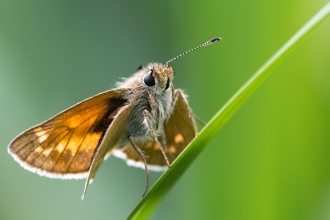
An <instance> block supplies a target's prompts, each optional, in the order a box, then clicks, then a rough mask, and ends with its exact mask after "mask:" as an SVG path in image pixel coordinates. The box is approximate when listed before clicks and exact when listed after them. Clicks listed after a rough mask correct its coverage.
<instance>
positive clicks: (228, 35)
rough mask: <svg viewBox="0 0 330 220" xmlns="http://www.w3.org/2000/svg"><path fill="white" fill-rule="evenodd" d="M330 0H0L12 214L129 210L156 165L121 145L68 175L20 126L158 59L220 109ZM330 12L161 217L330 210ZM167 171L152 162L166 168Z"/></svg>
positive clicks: (0, 157)
mask: <svg viewBox="0 0 330 220" xmlns="http://www.w3.org/2000/svg"><path fill="white" fill-rule="evenodd" d="M326 2H327V1H325V0H304V1H302V0H292V1H286V0H270V1H261V0H250V1H223V0H221V1H175V0H170V1H162V2H160V1H158V2H156V1H64V0H56V1H55V0H52V1H24V0H20V1H19V0H17V1H16V0H1V1H0V99H1V108H0V124H1V127H0V131H1V132H0V135H1V138H0V146H1V151H0V174H1V177H0V178H1V181H0V219H48V220H52V219H81V220H82V219H124V218H126V217H127V216H128V215H129V213H130V212H131V210H133V208H134V207H135V206H136V204H137V203H138V201H139V200H140V198H141V195H142V193H143V191H144V188H145V173H144V171H143V170H141V169H136V168H132V167H128V166H126V164H125V163H124V162H123V161H122V160H120V159H117V158H113V157H111V158H110V159H108V160H107V161H106V162H105V163H103V165H102V166H101V168H100V169H99V171H98V173H97V176H96V178H95V180H94V182H93V184H92V185H91V186H90V188H89V190H88V192H87V195H86V197H85V200H84V201H81V200H80V196H81V194H82V190H83V186H84V180H79V181H77V180H71V181H68V180H54V179H48V178H45V177H40V176H38V175H36V174H33V173H30V172H28V171H26V170H24V169H22V168H21V167H20V166H19V165H18V164H17V163H16V162H15V161H14V160H13V159H12V157H11V156H9V155H8V154H7V145H8V143H9V142H10V141H11V139H13V138H14V137H15V136H16V135H17V134H19V133H20V132H22V131H23V130H25V129H27V128H29V127H30V126H33V125H35V124H37V123H40V122H42V121H43V120H45V119H47V118H49V117H51V116H53V115H54V114H56V113H58V112H60V111H61V110H63V109H66V108H67V107H69V106H71V105H73V104H75V103H77V102H78V101H81V100H83V99H85V98H87V97H90V96H93V95H95V94H97V93H99V92H102V91H105V90H108V89H110V88H112V87H113V85H114V84H115V82H116V81H118V79H119V77H128V76H130V75H131V74H132V73H133V72H134V71H135V68H136V67H137V66H139V65H141V64H146V63H148V62H151V61H160V62H164V61H167V60H168V59H170V58H172V57H174V56H176V55H178V54H179V53H181V52H184V51H185V50H188V49H190V48H191V47H195V46H197V45H198V44H200V43H203V42H204V41H206V40H209V39H211V38H212V37H216V36H219V37H222V38H223V41H221V42H220V43H217V44H215V45H212V46H210V47H206V48H204V49H202V50H199V51H197V52H194V53H192V54H189V55H187V56H185V57H183V58H181V59H179V60H177V61H175V62H173V65H174V67H175V70H176V78H175V86H176V87H177V88H183V89H184V90H185V91H186V92H187V93H188V94H189V97H190V98H189V101H190V105H191V107H192V109H193V110H194V112H195V113H196V114H197V115H198V116H200V117H201V118H203V119H204V120H209V119H210V118H211V117H212V116H213V115H214V114H215V113H216V111H218V110H219V109H220V107H221V106H222V105H223V104H224V103H225V102H226V101H227V100H228V99H229V98H230V97H231V96H232V94H233V93H234V92H235V91H237V89H238V88H239V87H240V86H241V85H242V84H243V83H244V82H245V81H246V80H247V79H248V78H249V77H250V76H251V75H252V74H253V73H254V72H255V71H256V70H257V69H258V68H259V67H260V66H261V65H262V64H263V63H264V62H265V61H266V60H267V59H268V58H269V57H270V56H271V55H272V54H273V53H274V52H275V51H276V50H277V49H279V47H280V46H282V45H283V44H284V43H285V42H286V41H287V40H288V39H289V38H290V37H291V36H292V35H293V34H294V33H295V32H296V31H297V30H298V29H299V28H300V27H301V26H302V25H303V24H305V23H306V22H307V20H308V19H310V18H311V16H313V15H314V14H315V13H316V12H317V11H318V10H319V9H320V8H321V7H323V6H324V5H325V3H326ZM329 39H330V19H327V21H326V22H324V23H323V24H322V25H321V26H319V27H318V28H317V29H316V31H315V32H313V33H312V34H311V35H310V36H309V37H308V38H307V40H306V41H305V42H304V43H302V44H301V45H300V46H299V48H297V50H296V51H294V52H293V53H292V54H291V55H290V56H289V57H288V59H286V60H285V62H284V63H283V64H282V65H281V66H280V67H279V68H278V69H277V70H276V71H275V72H274V74H273V75H272V76H271V77H270V78H269V79H268V80H267V81H266V82H265V83H264V84H263V85H262V87H261V88H260V89H259V90H258V91H257V92H256V93H255V94H254V95H253V96H252V97H251V98H250V99H249V100H248V102H247V103H246V104H245V105H244V106H243V107H242V109H241V110H240V111H239V112H238V113H237V114H236V115H235V116H234V117H233V119H232V120H231V121H229V123H228V124H227V125H226V126H225V127H224V129H223V130H222V131H221V132H220V133H219V134H218V135H217V136H216V138H214V139H213V140H212V142H211V143H210V144H209V146H208V147H207V148H206V150H205V151H204V152H203V153H202V154H201V156H200V157H199V158H198V159H197V160H196V161H195V162H194V164H193V165H192V166H191V167H190V169H189V171H188V172H187V173H185V174H184V175H183V177H182V179H181V180H180V181H179V182H178V184H177V185H176V186H175V187H174V188H173V190H172V191H171V192H170V193H169V194H168V195H167V197H166V198H165V199H164V201H163V202H162V203H161V205H160V206H159V208H158V209H157V211H156V212H155V213H154V215H153V216H152V219H290V220H292V219H297V220H298V219H299V220H301V219H330V132H329V131H330V114H329V112H330V41H329ZM159 176H160V174H158V173H152V181H153V182H154V181H155V180H156V179H157V178H158V177H159Z"/></svg>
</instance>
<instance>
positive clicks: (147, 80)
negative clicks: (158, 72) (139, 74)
mask: <svg viewBox="0 0 330 220" xmlns="http://www.w3.org/2000/svg"><path fill="white" fill-rule="evenodd" d="M143 82H144V84H146V85H147V86H154V85H155V84H156V83H155V77H154V75H153V71H152V70H149V71H148V73H147V74H146V75H145V76H144V78H143Z"/></svg>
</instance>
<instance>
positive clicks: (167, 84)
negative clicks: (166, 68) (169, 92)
mask: <svg viewBox="0 0 330 220" xmlns="http://www.w3.org/2000/svg"><path fill="white" fill-rule="evenodd" d="M168 87H170V79H167V83H166V87H165V90H166V89H168Z"/></svg>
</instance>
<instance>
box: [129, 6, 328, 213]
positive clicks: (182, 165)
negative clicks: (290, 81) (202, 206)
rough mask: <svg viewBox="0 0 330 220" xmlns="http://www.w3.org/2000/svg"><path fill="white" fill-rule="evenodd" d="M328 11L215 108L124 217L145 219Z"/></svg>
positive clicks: (304, 28)
mask: <svg viewBox="0 0 330 220" xmlns="http://www.w3.org/2000/svg"><path fill="white" fill-rule="evenodd" d="M329 15H330V2H329V3H328V4H326V5H325V6H324V7H323V8H322V9H321V10H320V11H319V12H318V13H317V14H316V15H315V16H314V17H313V18H312V19H310V20H309V21H308V22H307V23H306V24H305V25H304V26H303V27H302V28H301V29H300V30H299V31H298V32H297V33H296V34H295V35H294V36H293V37H292V38H291V39H290V40H289V41H288V42H287V43H286V44H284V46H282V47H281V48H280V49H279V50H278V51H277V52H276V53H275V54H274V55H273V56H272V57H271V58H270V59H269V60H268V61H267V62H266V63H265V64H264V65H263V66H262V67H261V68H260V69H259V70H258V71H257V72H256V73H255V74H254V75H253V76H252V77H251V78H250V79H249V80H248V81H247V82H246V83H245V84H244V85H243V86H242V87H241V88H240V89H239V90H238V91H237V92H236V93H235V95H234V96H233V97H232V98H231V99H230V100H229V101H228V102H227V103H226V104H225V105H224V106H223V107H222V108H221V109H220V110H219V112H217V114H216V115H215V116H214V117H213V118H212V119H211V120H210V122H209V123H208V124H207V125H206V126H205V127H204V128H203V129H202V131H201V132H200V133H199V135H198V136H197V137H196V138H195V139H194V140H193V141H192V142H191V143H190V144H189V146H188V147H187V148H186V149H185V150H184V151H183V152H182V154H181V155H180V156H179V157H178V158H177V159H176V160H175V161H174V162H173V163H172V166H171V168H170V169H168V170H167V171H166V172H164V174H163V175H162V176H161V177H160V178H159V179H158V181H157V182H156V183H155V184H154V185H153V187H152V188H151V189H150V191H149V192H148V193H147V194H146V195H145V197H144V198H142V200H141V201H140V203H139V204H138V205H137V206H136V208H135V209H134V210H133V212H132V213H131V214H130V216H129V217H128V219H147V218H148V217H149V216H150V215H151V214H152V213H153V211H154V210H155V209H156V208H157V206H158V204H159V203H160V202H161V200H162V199H163V198H164V196H165V195H166V194H167V193H168V191H169V190H170V189H171V188H172V187H173V185H174V184H175V183H176V182H177V181H178V180H179V178H180V177H181V176H182V175H183V173H184V172H185V171H186V170H187V168H188V167H189V166H190V164H191V163H192V162H193V161H194V160H195V159H196V157H197V156H198V155H199V154H200V153H201V152H202V151H203V149H204V148H205V146H206V144H207V143H208V142H209V140H210V139H211V138H212V137H213V136H214V135H215V134H216V133H217V132H218V131H219V130H220V129H221V128H222V127H223V126H224V125H225V124H226V122H227V121H228V120H229V119H230V118H231V117H232V116H233V115H234V114H235V113H236V111H237V110H238V109H239V108H240V107H241V106H242V105H243V104H244V102H245V101H246V100H247V99H248V98H249V97H250V96H251V95H252V94H253V92H254V91H255V90H256V89H257V88H258V87H259V86H260V85H261V84H262V83H263V82H264V80H265V79H266V78H267V77H268V76H269V75H270V74H271V72H272V71H273V70H274V69H275V68H276V67H277V66H278V65H279V64H280V63H281V62H282V61H283V60H284V58H285V57H286V56H287V55H288V54H289V53H290V52H291V51H292V50H293V49H294V48H295V46H297V44H299V43H300V42H301V41H302V40H303V39H304V38H305V37H306V35H307V34H309V33H311V31H312V30H313V29H314V28H316V27H317V26H318V25H319V24H320V23H321V22H322V21H323V20H325V19H326V17H327V16H329Z"/></svg>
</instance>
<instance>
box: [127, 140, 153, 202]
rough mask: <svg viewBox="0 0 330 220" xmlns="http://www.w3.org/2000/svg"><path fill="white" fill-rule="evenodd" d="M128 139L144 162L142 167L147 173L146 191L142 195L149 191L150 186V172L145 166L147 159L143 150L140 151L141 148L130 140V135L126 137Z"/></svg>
mask: <svg viewBox="0 0 330 220" xmlns="http://www.w3.org/2000/svg"><path fill="white" fill-rule="evenodd" d="M128 139H129V141H130V142H131V144H132V146H133V148H134V150H135V151H136V152H137V153H138V154H139V155H140V157H141V158H142V160H143V163H144V167H145V170H146V173H147V186H146V191H145V192H144V193H143V195H142V197H143V196H144V195H145V194H146V193H147V192H148V191H149V186H150V174H149V170H148V166H147V161H146V158H145V156H144V154H143V152H142V151H141V149H140V148H139V147H138V146H137V145H136V144H135V143H134V141H133V140H132V137H128Z"/></svg>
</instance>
